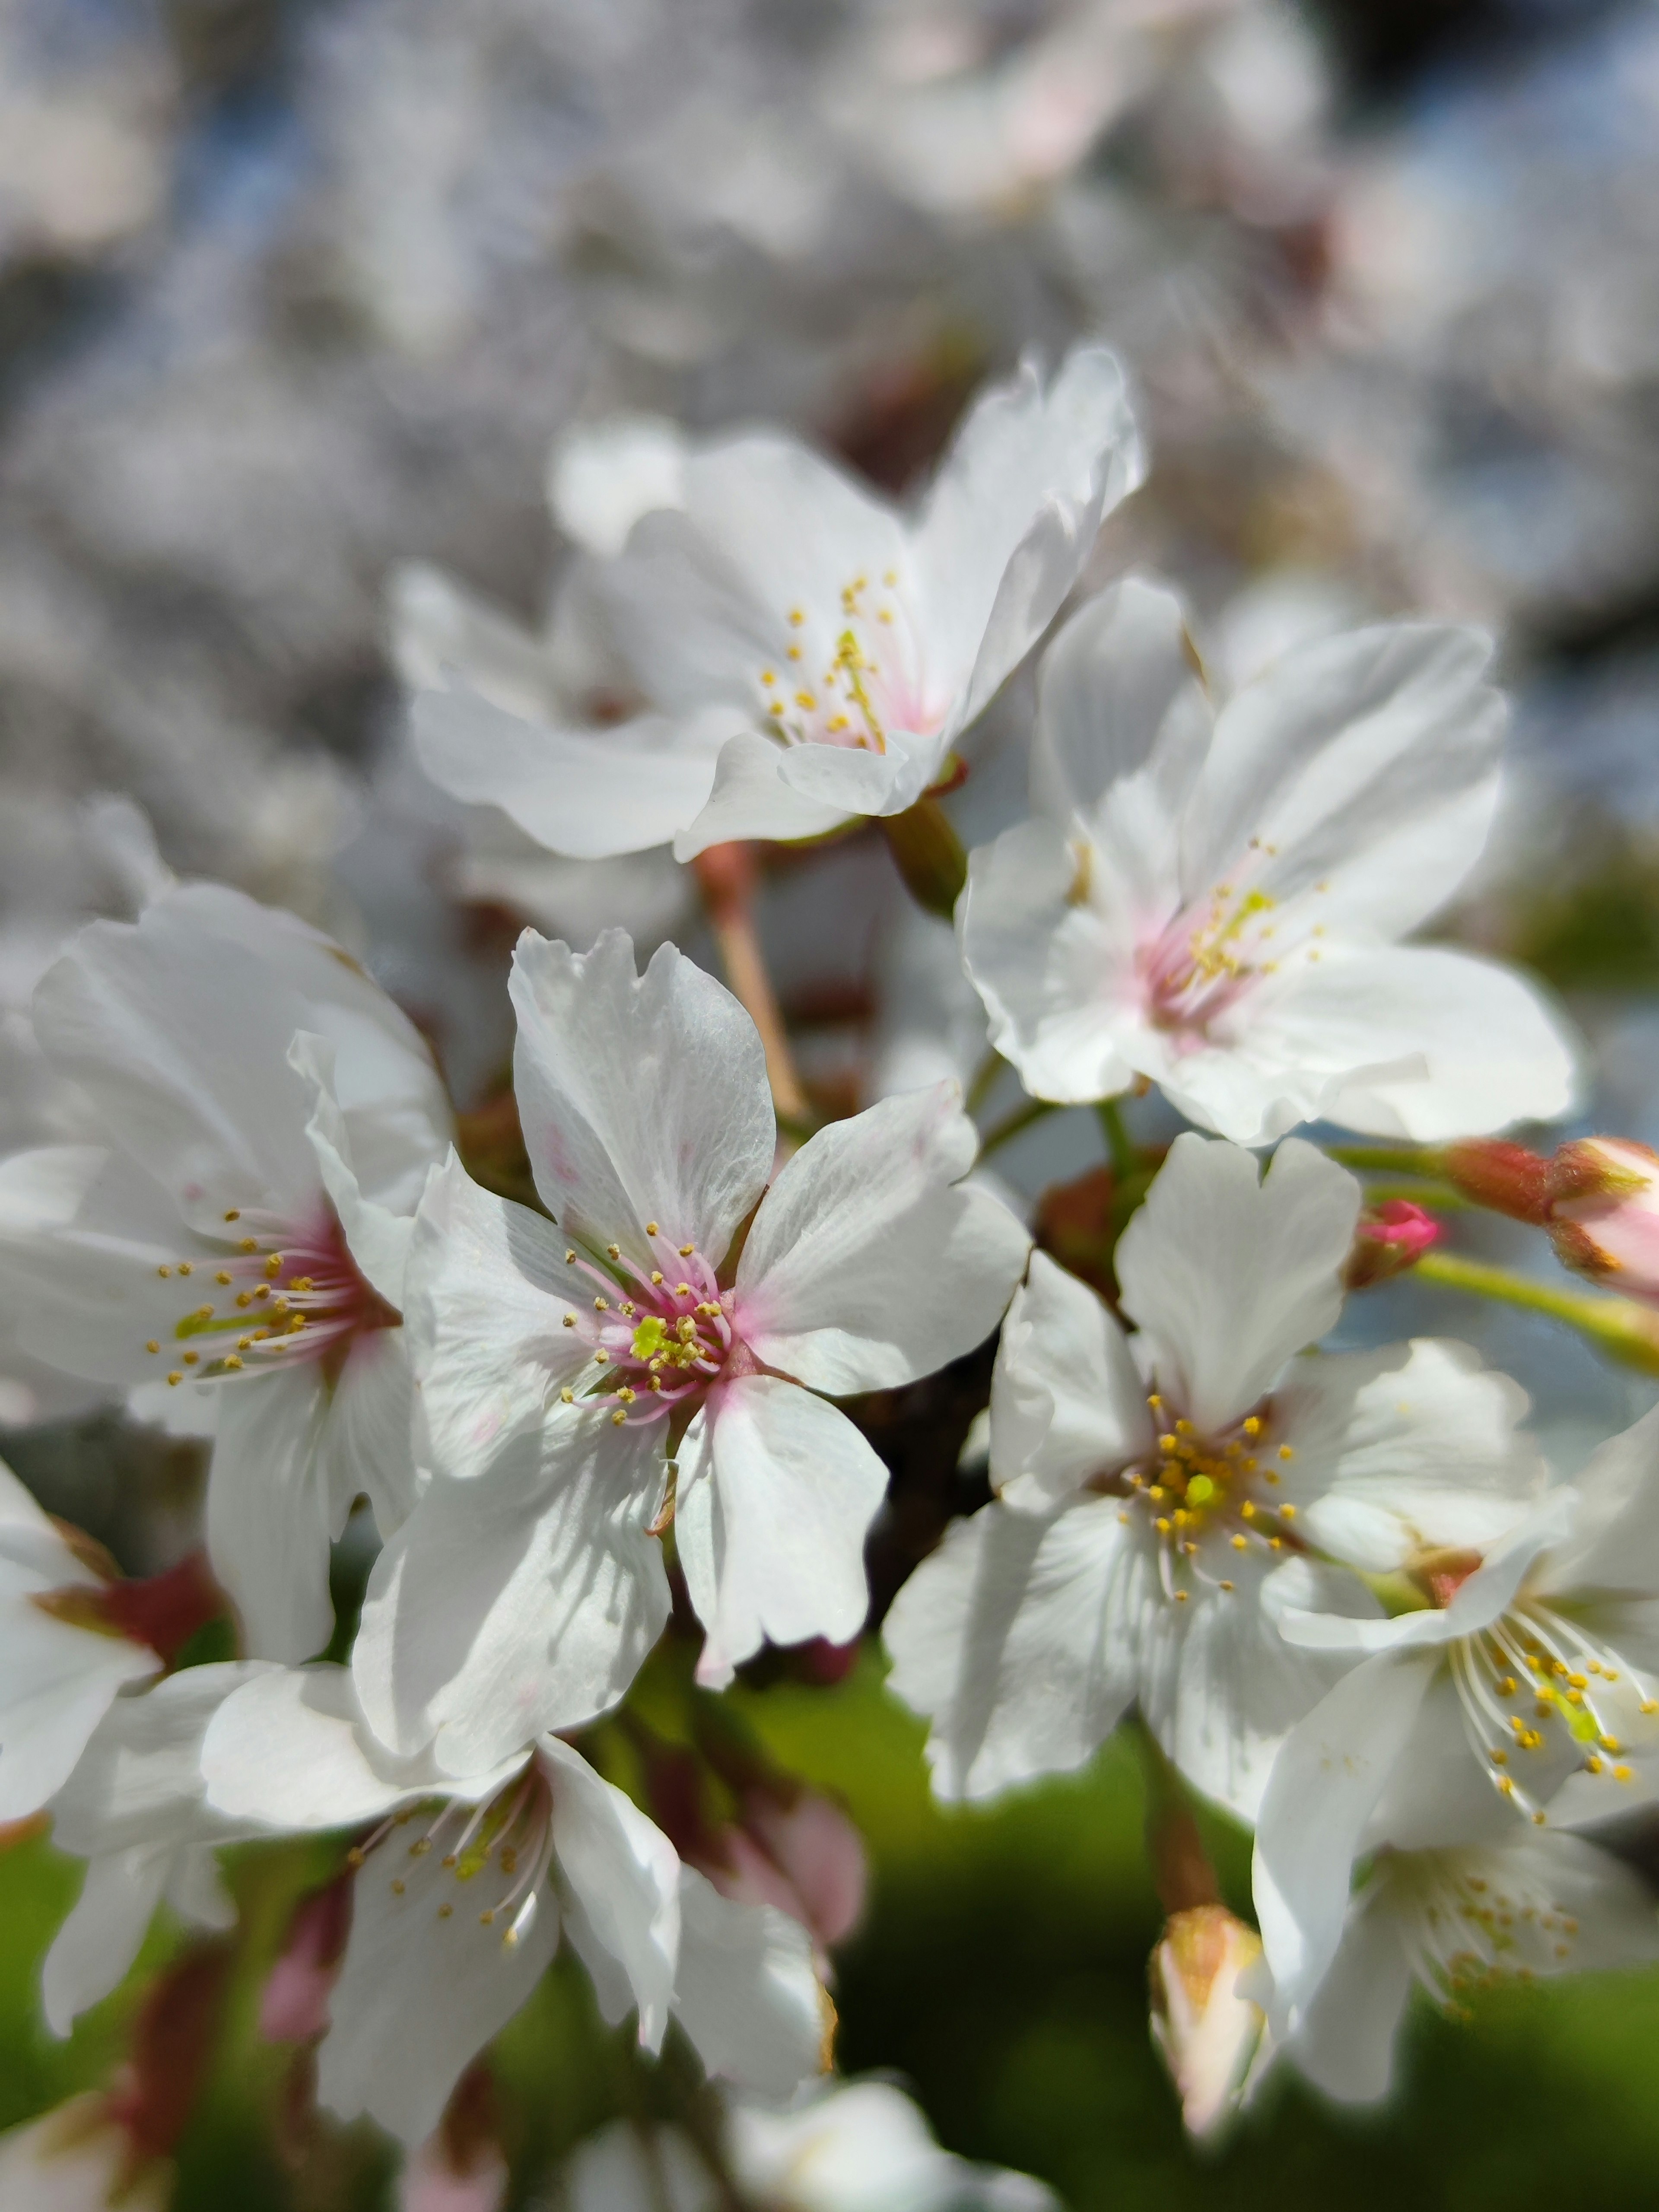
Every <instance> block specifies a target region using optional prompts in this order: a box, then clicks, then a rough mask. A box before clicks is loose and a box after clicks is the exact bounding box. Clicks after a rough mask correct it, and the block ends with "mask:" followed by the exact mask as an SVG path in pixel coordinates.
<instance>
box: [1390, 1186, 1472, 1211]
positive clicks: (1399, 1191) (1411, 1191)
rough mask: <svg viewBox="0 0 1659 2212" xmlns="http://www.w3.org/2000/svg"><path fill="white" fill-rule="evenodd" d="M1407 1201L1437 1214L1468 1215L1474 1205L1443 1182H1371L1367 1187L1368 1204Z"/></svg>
mask: <svg viewBox="0 0 1659 2212" xmlns="http://www.w3.org/2000/svg"><path fill="white" fill-rule="evenodd" d="M1396 1198H1398V1199H1405V1200H1407V1202H1408V1203H1409V1204H1411V1205H1413V1206H1428V1207H1429V1208H1430V1209H1431V1211H1432V1212H1437V1213H1467V1212H1468V1211H1469V1209H1470V1208H1471V1206H1473V1205H1474V1200H1473V1199H1472V1198H1465V1196H1464V1195H1463V1194H1462V1191H1461V1190H1454V1189H1453V1188H1452V1187H1451V1185H1450V1184H1449V1183H1443V1182H1370V1183H1367V1184H1366V1186H1365V1200H1366V1203H1367V1204H1368V1205H1370V1206H1386V1205H1387V1204H1388V1202H1389V1200H1390V1199H1396Z"/></svg>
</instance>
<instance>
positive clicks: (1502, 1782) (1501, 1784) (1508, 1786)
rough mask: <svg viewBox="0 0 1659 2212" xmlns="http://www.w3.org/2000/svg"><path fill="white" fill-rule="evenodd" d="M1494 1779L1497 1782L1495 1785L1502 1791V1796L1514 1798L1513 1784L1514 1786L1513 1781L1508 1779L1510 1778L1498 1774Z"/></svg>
mask: <svg viewBox="0 0 1659 2212" xmlns="http://www.w3.org/2000/svg"><path fill="white" fill-rule="evenodd" d="M1494 1779H1495V1780H1496V1782H1497V1784H1498V1788H1499V1789H1500V1790H1502V1791H1503V1793H1504V1796H1506V1797H1513V1796H1514V1795H1515V1784H1514V1782H1513V1780H1512V1779H1511V1778H1510V1776H1509V1775H1507V1774H1499V1775H1498V1776H1496V1777H1495V1778H1494Z"/></svg>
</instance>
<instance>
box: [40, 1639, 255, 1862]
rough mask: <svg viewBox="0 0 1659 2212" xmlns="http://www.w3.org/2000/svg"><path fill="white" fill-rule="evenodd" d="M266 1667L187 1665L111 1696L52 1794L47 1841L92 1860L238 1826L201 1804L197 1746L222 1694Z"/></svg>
mask: <svg viewBox="0 0 1659 2212" xmlns="http://www.w3.org/2000/svg"><path fill="white" fill-rule="evenodd" d="M273 1671H275V1670H271V1669H268V1668H265V1667H264V1666H263V1665H262V1664H261V1663H260V1662H258V1660H228V1661H225V1662H219V1663H216V1664H214V1665H211V1666H206V1667H187V1668H185V1669H184V1670H183V1671H182V1672H181V1673H179V1674H169V1675H168V1676H167V1679H166V1680H164V1681H161V1682H158V1683H156V1685H155V1687H154V1688H153V1689H150V1690H147V1691H146V1692H144V1694H143V1696H142V1697H128V1698H119V1699H117V1700H116V1702H115V1704H114V1705H112V1706H111V1708H110V1710H109V1711H108V1712H107V1713H106V1715H105V1717H104V1718H103V1720H102V1722H101V1723H100V1724H99V1727H98V1729H97V1732H96V1733H95V1735H94V1736H93V1738H92V1741H90V1743H88V1746H87V1748H86V1751H85V1753H84V1754H83V1755H82V1759H81V1760H80V1762H79V1764H78V1765H76V1770H75V1771H74V1773H73V1774H72V1775H71V1776H70V1779H69V1780H68V1782H67V1783H66V1784H64V1788H63V1789H62V1790H60V1791H59V1792H58V1796H56V1797H55V1798H54V1799H53V1801H52V1833H53V1837H54V1839H55V1840H56V1841H57V1842H58V1844H60V1845H61V1847H62V1848H63V1849H64V1850H67V1851H73V1852H74V1853H75V1854H76V1857H81V1858H94V1857H99V1856H100V1855H101V1854H103V1853H105V1852H107V1851H125V1850H137V1849H139V1848H140V1847H141V1846H142V1847H148V1846H149V1845H151V1844H157V1845H160V1844H166V1845H168V1846H173V1845H179V1846H186V1845H187V1846H190V1847H192V1848H194V1847H198V1846H202V1845H206V1844H213V1843H223V1842H228V1840H229V1839H230V1838H232V1837H234V1836H235V1835H237V1834H239V1833H245V1832H246V1830H244V1829H242V1828H240V1826H239V1824H238V1823H237V1822H236V1821H235V1820H232V1819H230V1818H229V1817H228V1816H226V1815H224V1814H221V1813H219V1812H218V1811H217V1810H216V1809H215V1808H211V1807H210V1806H209V1805H208V1804H207V1803H206V1801H205V1796H204V1788H205V1785H204V1781H203V1777H202V1747H203V1744H204V1741H205V1738H206V1735H207V1732H208V1730H209V1729H210V1727H211V1726H212V1725H213V1723H214V1722H215V1721H216V1718H217V1717H218V1716H219V1715H220V1713H221V1712H222V1711H223V1710H224V1708H225V1706H226V1705H228V1703H229V1702H230V1700H231V1699H233V1698H235V1697H237V1696H239V1695H240V1693H241V1692H243V1691H244V1690H245V1689H247V1688H248V1687H250V1686H252V1685H253V1684H255V1683H256V1682H258V1681H259V1680H263V1679H264V1678H266V1677H267V1675H268V1674H270V1673H272V1672H273Z"/></svg>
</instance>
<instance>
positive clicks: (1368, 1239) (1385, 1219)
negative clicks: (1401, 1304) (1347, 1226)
mask: <svg viewBox="0 0 1659 2212" xmlns="http://www.w3.org/2000/svg"><path fill="white" fill-rule="evenodd" d="M1444 1234H1445V1230H1444V1228H1443V1225H1442V1224H1441V1223H1440V1222H1438V1221H1437V1220H1436V1219H1435V1218H1434V1216H1433V1215H1432V1214H1431V1213H1427V1212H1425V1211H1424V1209H1423V1208H1422V1207H1421V1206H1413V1203H1412V1202H1411V1200H1409V1199H1405V1198H1390V1199H1386V1200H1384V1201H1383V1204H1382V1205H1381V1206H1374V1207H1373V1208H1372V1209H1371V1210H1370V1212H1368V1213H1366V1214H1365V1215H1364V1216H1363V1218H1361V1220H1360V1223H1359V1225H1358V1228H1357V1229H1356V1230H1355V1231H1354V1242H1353V1249H1352V1251H1351V1252H1350V1253H1349V1255H1348V1263H1347V1266H1346V1268H1345V1269H1344V1271H1343V1276H1342V1279H1343V1282H1344V1283H1345V1285H1346V1287H1347V1288H1348V1289H1349V1290H1351V1291H1363V1290H1365V1289H1368V1288H1369V1287H1370V1285H1371V1284H1373V1283H1385V1282H1387V1281H1388V1279H1389V1277H1390V1276H1391V1275H1399V1274H1403V1273H1405V1271H1406V1269H1407V1267H1413V1266H1414V1265H1415V1264H1416V1262H1417V1261H1419V1260H1420V1259H1421V1258H1422V1256H1423V1255H1424V1254H1425V1252H1426V1251H1427V1250H1428V1249H1429V1247H1430V1245H1431V1244H1437V1243H1439V1241H1440V1239H1441V1237H1443V1235H1444Z"/></svg>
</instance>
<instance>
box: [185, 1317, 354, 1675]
mask: <svg viewBox="0 0 1659 2212" xmlns="http://www.w3.org/2000/svg"><path fill="white" fill-rule="evenodd" d="M327 1416H328V1385H327V1383H326V1382H325V1379H324V1376H323V1373H322V1370H321V1369H320V1368H319V1366H318V1365H317V1364H316V1362H315V1361H313V1360H306V1361H303V1362H301V1363H299V1364H296V1365H295V1366H293V1367H290V1368H288V1369H286V1370H283V1371H280V1372H278V1373H276V1374H275V1375H251V1376H238V1377H237V1378H236V1380H235V1381H234V1382H233V1383H228V1384H226V1385H225V1386H224V1388H223V1391H222V1403H221V1405H220V1408H219V1427H218V1434H217V1436H216V1439H215V1442H214V1446H213V1463H212V1466H211V1467H210V1469H209V1471H208V1497H207V1541H208V1554H209V1556H210V1559H212V1561H213V1571H214V1572H215V1574H216V1575H217V1577H219V1580H220V1582H221V1583H222V1584H223V1585H224V1588H225V1589H226V1591H227V1593H228V1595H229V1596H230V1599H231V1601H232V1602H233V1603H234V1606H235V1607H236V1610H237V1612H238V1613H240V1616H241V1620H242V1628H243V1632H244V1636H245V1638H246V1646H247V1650H248V1651H249V1652H250V1654H252V1656H253V1657H255V1658H258V1659H289V1660H294V1659H308V1658H309V1657H310V1656H311V1655H312V1654H313V1652H314V1651H319V1650H321V1649H322V1647H323V1645H324V1644H326V1643H327V1642H328V1639H329V1637H330V1636H331V1633H332V1632H333V1627H334V1606H333V1601H332V1600H331V1598H330V1596H329V1590H328V1553H329V1542H330V1540H331V1537H333V1536H334V1535H336V1534H337V1533H338V1531H337V1528H336V1527H335V1526H334V1525H333V1524H334V1521H335V1517H336V1516H335V1513H334V1509H333V1501H332V1500H331V1496H330V1485H329V1474H330V1469H329V1468H328V1466H327V1463H326V1462H325V1455H324V1451H323V1438H324V1431H325V1425H326V1421H327Z"/></svg>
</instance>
